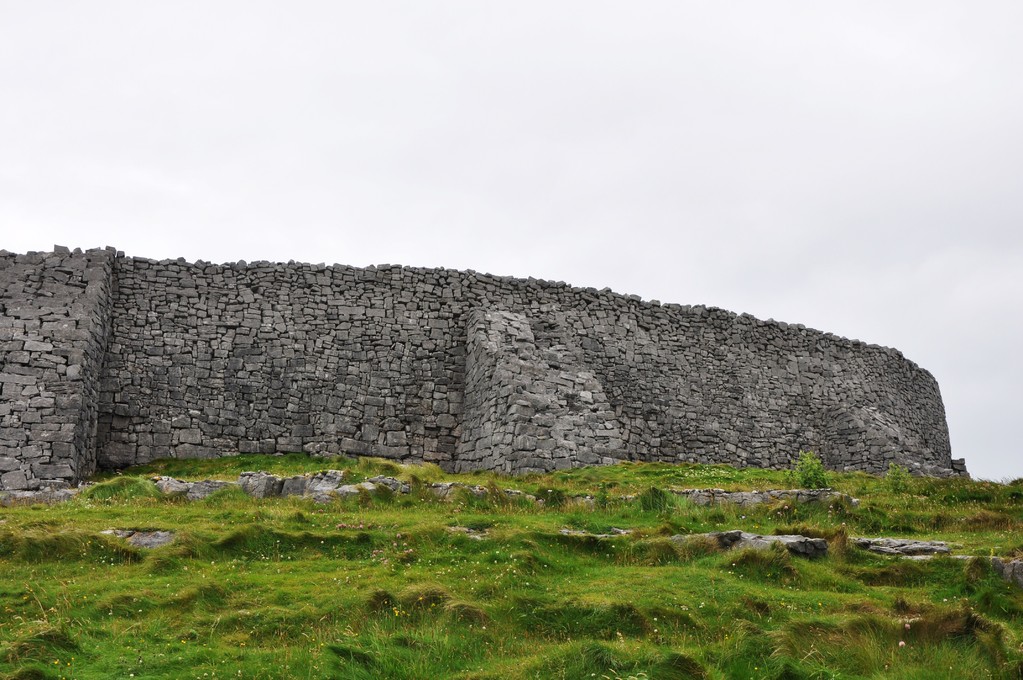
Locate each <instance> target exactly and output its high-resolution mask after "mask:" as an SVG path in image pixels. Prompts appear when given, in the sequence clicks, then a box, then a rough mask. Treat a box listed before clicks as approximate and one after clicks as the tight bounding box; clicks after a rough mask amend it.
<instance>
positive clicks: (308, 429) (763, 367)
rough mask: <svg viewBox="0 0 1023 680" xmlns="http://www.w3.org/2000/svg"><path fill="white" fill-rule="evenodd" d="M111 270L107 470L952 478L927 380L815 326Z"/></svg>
mask: <svg viewBox="0 0 1023 680" xmlns="http://www.w3.org/2000/svg"><path fill="white" fill-rule="evenodd" d="M114 269H115V279H116V281H117V287H116V294H115V295H114V299H113V304H112V334H111V340H110V343H109V347H108V353H107V357H106V364H105V369H104V375H103V380H102V385H101V388H102V389H101V406H100V410H101V415H100V430H99V436H98V438H97V450H98V452H99V459H100V463H101V464H102V465H105V466H115V467H116V466H123V465H128V464H132V463H137V462H145V461H148V460H151V459H153V458H157V457H164V456H215V455H223V453H224V452H232V451H241V452H278V451H280V452H284V451H297V450H304V451H308V452H310V453H324V454H337V453H354V454H359V455H376V456H384V457H389V458H393V459H396V460H403V461H421V460H425V461H433V462H437V463H439V464H441V465H442V466H443V467H445V468H447V469H458V470H467V469H476V468H488V469H502V470H508V471H513V472H522V471H530V470H537V469H557V468H559V467H564V466H567V465H577V464H582V463H585V462H589V461H601V462H607V460H611V459H638V460H662V461H673V462H677V461H693V462H725V463H732V464H736V465H754V466H765V467H788V466H789V465H790V462H791V459H792V457H793V456H795V454H796V453H797V452H798V451H799V450H801V449H813V450H815V451H817V452H819V453H821V455H822V456H823V457H824V458H825V460H826V462H827V463H828V464H829V466H830V467H833V468H838V469H859V470H866V471H870V472H880V471H883V470H885V469H886V468H887V465H888V462H890V461H895V462H900V463H902V464H904V465H907V466H909V467H911V468H913V469H915V470H916V471H919V472H928V473H947V472H949V471H951V470H952V462H951V459H950V451H949V446H948V432H947V427H946V425H945V418H944V410H943V406H942V403H941V398H940V394H939V392H938V388H937V384H936V382H935V381H934V379H933V378H932V377H931V375H930V374H929V373H927V372H926V371H924V370H922V369H920V368H919V367H917V366H916V365H915V364H913V363H912V362H910V361H907V360H906V359H905V358H903V357H902V355H901V354H900V353H899V352H897V351H896V350H892V349H887V348H881V347H876V346H870V345H865V344H863V343H860V342H856V341H849V340H845V339H842V338H838V337H836V336H833V335H830V334H825V333H821V332H818V331H813V330H810V329H806V328H803V327H800V326H792V325H787V324H781V323H775V322H765V321H760V320H757V319H754V318H752V317H750V316H747V315H735V314H732V313H729V312H726V311H723V310H718V309H708V308H704V307H683V306H678V305H664V306H662V305H660V304H657V303H650V302H643V301H641V300H639V298H637V297H635V296H628V297H626V296H621V295H616V294H614V293H611V292H609V291H596V290H593V289H579V288H572V287H570V286H567V285H565V284H561V283H550V282H544V281H536V280H533V279H529V280H522V279H510V278H502V277H494V276H490V275H482V274H477V273H474V272H458V271H452V270H433V269H416V268H402V267H391V266H384V267H377V268H372V267H371V268H368V269H358V268H352V267H343V266H334V267H324V266H322V265H320V266H315V265H300V264H270V263H253V264H243V263H239V264H237V265H208V264H204V263H198V264H189V263H185V262H183V261H163V262H155V261H151V260H144V259H140V258H118V259H117V260H116V262H115V266H114ZM467 354H468V356H469V358H468V359H467ZM518 402H525V403H518Z"/></svg>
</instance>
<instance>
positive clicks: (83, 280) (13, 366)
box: [0, 249, 114, 489]
mask: <svg viewBox="0 0 1023 680" xmlns="http://www.w3.org/2000/svg"><path fill="white" fill-rule="evenodd" d="M113 260H114V252H113V251H110V250H92V251H89V252H87V253H82V252H81V251H80V250H76V251H75V252H74V253H71V252H70V251H68V250H67V249H59V250H58V251H57V252H54V253H34V254H29V255H12V254H10V253H7V252H6V251H0V489H37V488H40V487H42V486H61V485H64V484H66V483H68V482H70V481H75V480H77V479H80V478H82V477H85V476H88V475H91V474H92V473H93V472H94V471H95V469H96V447H95V440H96V424H97V413H98V404H99V390H98V388H99V378H100V371H101V367H102V364H103V356H104V353H105V351H106V344H107V336H108V332H109V326H110V324H109V321H110V293H111V283H112V264H113Z"/></svg>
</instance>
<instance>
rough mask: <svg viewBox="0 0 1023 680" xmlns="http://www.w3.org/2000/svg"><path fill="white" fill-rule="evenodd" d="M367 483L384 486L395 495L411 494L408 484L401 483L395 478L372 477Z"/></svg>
mask: <svg viewBox="0 0 1023 680" xmlns="http://www.w3.org/2000/svg"><path fill="white" fill-rule="evenodd" d="M367 481H369V482H373V483H374V484H380V485H382V486H386V487H387V488H388V489H390V490H391V491H393V492H394V493H408V492H409V486H408V484H406V483H405V482H403V481H401V480H400V479H395V478H394V477H385V476H383V475H378V476H376V477H370V478H369V479H368V480H367Z"/></svg>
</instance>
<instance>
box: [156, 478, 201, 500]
mask: <svg viewBox="0 0 1023 680" xmlns="http://www.w3.org/2000/svg"><path fill="white" fill-rule="evenodd" d="M153 483H154V484H156V488H157V489H159V490H160V492H161V493H165V494H167V495H168V496H184V495H185V494H187V493H188V490H189V489H190V488H192V484H191V482H183V481H181V480H180V479H174V478H173V477H154V478H153Z"/></svg>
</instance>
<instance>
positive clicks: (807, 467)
mask: <svg viewBox="0 0 1023 680" xmlns="http://www.w3.org/2000/svg"><path fill="white" fill-rule="evenodd" d="M795 473H796V482H797V483H798V484H799V486H800V487H802V488H804V489H823V488H825V487H827V485H828V476H827V474H826V473H825V472H824V463H823V462H822V461H821V459H820V457H819V456H818V455H817V454H816V453H814V452H813V451H800V452H799V460H797V461H796V467H795Z"/></svg>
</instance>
